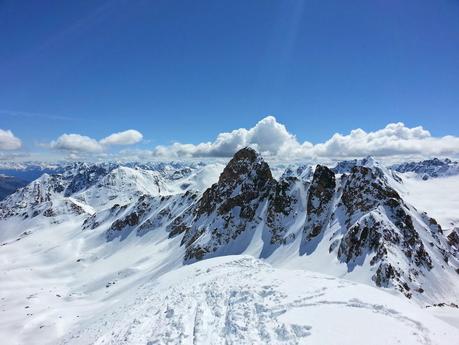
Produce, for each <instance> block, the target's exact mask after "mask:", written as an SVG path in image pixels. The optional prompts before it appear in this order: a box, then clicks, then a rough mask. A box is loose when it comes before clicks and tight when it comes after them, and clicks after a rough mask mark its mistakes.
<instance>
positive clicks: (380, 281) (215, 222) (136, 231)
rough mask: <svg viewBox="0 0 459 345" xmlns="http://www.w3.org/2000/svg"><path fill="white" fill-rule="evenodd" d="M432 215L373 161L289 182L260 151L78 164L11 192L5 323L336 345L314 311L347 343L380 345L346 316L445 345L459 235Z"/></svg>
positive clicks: (3, 211)
mask: <svg viewBox="0 0 459 345" xmlns="http://www.w3.org/2000/svg"><path fill="white" fill-rule="evenodd" d="M278 176H279V175H278ZM428 182H429V181H423V180H420V182H417V183H428ZM424 211H425V210H424V209H422V208H419V207H418V204H417V203H416V200H415V199H414V198H413V197H412V194H411V189H410V184H409V181H408V180H407V177H406V176H405V174H402V176H399V174H398V173H397V172H396V171H395V170H392V169H387V168H385V167H384V166H383V165H382V164H380V163H378V162H377V161H375V160H374V159H373V158H371V157H369V158H365V159H363V160H355V161H348V162H343V163H339V164H338V165H337V166H336V167H335V168H333V169H330V168H328V167H327V166H324V165H316V166H308V165H297V166H291V167H288V168H287V169H286V170H285V172H284V173H283V174H280V177H279V178H278V179H276V178H274V177H273V174H272V172H271V168H270V166H269V165H268V164H267V163H266V162H265V161H264V159H263V157H261V156H260V155H259V154H258V153H257V152H255V151H254V150H253V149H250V148H244V149H242V150H240V151H239V152H237V153H236V154H235V155H234V157H233V158H232V159H231V160H230V161H229V163H228V164H227V165H226V166H223V165H220V164H197V165H187V166H186V165H180V164H176V165H172V164H155V165H152V164H151V165H148V164H146V165H137V164H133V165H122V166H120V165H119V164H113V163H111V164H109V163H105V164H89V163H75V164H73V165H69V166H66V167H65V168H64V169H62V171H60V172H59V173H56V174H51V175H50V174H44V175H42V176H41V177H40V178H38V179H37V180H35V181H33V182H32V183H30V184H29V185H27V186H25V187H24V188H22V189H20V190H18V191H17V192H16V193H14V194H12V195H10V196H8V197H7V198H6V199H5V200H3V201H2V202H0V242H1V244H2V246H1V247H0V271H2V272H3V275H4V276H3V278H4V279H1V280H0V290H1V291H4V296H3V299H2V310H3V312H4V313H7V312H8V313H9V315H11V316H10V317H9V319H8V320H6V318H5V321H4V322H3V321H2V322H1V323H0V334H7V335H10V336H11V335H14V337H12V338H11V339H14V340H12V344H22V343H28V344H29V343H37V344H43V343H47V342H48V343H50V344H55V343H69V344H88V343H98V344H118V343H120V342H121V339H123V341H124V342H125V343H128V344H140V343H142V344H154V343H159V344H160V343H193V341H194V342H195V343H202V344H204V343H209V342H210V343H215V344H218V343H221V342H225V340H226V342H227V343H235V344H236V343H237V344H240V343H257V342H258V343H287V344H297V343H307V342H310V341H314V342H313V343H335V342H334V341H333V340H332V339H331V338H330V339H329V338H326V336H325V335H324V334H325V333H326V332H327V331H326V329H327V326H324V325H323V324H322V322H319V320H321V319H316V320H309V319H308V316H307V315H308V313H309V310H310V308H313V309H314V311H315V312H317V313H319V314H321V315H322V314H323V315H326V314H327V313H331V315H336V318H332V319H333V320H331V321H330V322H332V324H334V325H335V324H336V327H337V328H336V332H337V334H338V335H340V334H344V333H345V334H348V337H347V338H346V337H344V338H342V340H343V343H351V342H352V343H356V341H357V340H359V339H360V340H359V341H360V342H361V343H368V339H367V338H366V336H365V337H364V335H361V334H350V333H349V332H346V328H347V327H348V326H349V325H350V324H351V323H349V324H348V323H347V322H344V321H343V320H344V319H346V320H348V319H349V320H353V321H352V323H354V322H363V321H359V320H365V319H366V318H368V317H370V318H371V319H372V320H373V321H374V324H375V325H376V324H378V323H381V324H383V325H385V326H384V327H382V328H379V329H376V328H375V329H373V328H368V332H369V333H368V334H370V333H371V332H372V333H371V334H377V335H378V336H377V338H378V339H380V340H381V342H385V343H387V342H391V341H396V340H401V339H403V340H402V341H403V342H407V343H409V342H412V343H433V344H435V343H439V344H440V343H444V341H446V340H448V339H449V340H452V339H456V337H457V335H458V333H457V332H458V331H457V330H456V329H454V328H451V327H450V326H448V325H446V324H444V323H443V322H442V321H440V320H438V319H436V318H434V317H432V316H431V315H429V314H428V312H430V311H431V310H433V309H439V308H438V307H435V308H434V307H432V308H429V309H430V310H428V309H425V307H426V306H433V305H444V306H445V307H444V308H443V309H442V308H440V309H442V311H444V310H452V311H453V312H454V311H455V310H456V308H455V306H457V304H459V298H458V296H457V291H459V280H458V278H459V277H458V274H459V235H458V232H457V230H454V229H447V230H445V229H442V226H441V225H440V224H438V222H437V221H436V220H435V219H433V218H432V217H431V216H430V215H429V214H428V213H426V212H424ZM427 211H428V210H427ZM31 253H32V254H33V255H30V254H31ZM228 255H230V257H228V258H227V259H225V258H222V257H223V256H228ZM234 255H236V256H235V257H233V256H234ZM311 272H320V273H321V274H317V273H311ZM244 277H245V278H244ZM179 278H180V279H179ZM241 278H242V279H241ZM362 284H363V285H362ZM341 287H349V288H346V289H344V290H341V291H343V294H341V293H338V292H335V291H338V290H339V289H340V288H341ZM166 289H167V291H166ZM337 289H338V290H337ZM390 295H392V296H390ZM191 296H194V297H193V298H192V297H191ZM327 301H329V302H330V301H332V302H333V303H328V302H327ZM279 308H281V309H279ZM284 314H285V315H284ZM283 315H284V316H283ZM340 318H343V320H339V319H340ZM352 318H354V319H352ZM2 319H3V318H2ZM445 319H446V318H445ZM324 320H325V316H324ZM446 320H447V321H448V322H450V323H453V324H455V325H456V326H459V325H457V320H459V318H458V319H446ZM373 321H372V322H373ZM252 323H253V324H252ZM370 323H371V322H370ZM24 325H25V326H24ZM386 326H387V327H386ZM349 327H350V326H349ZM37 335H38V336H37ZM324 337H325V338H324ZM362 337H363V338H362ZM314 339H315V340H314ZM340 339H341V338H340ZM359 341H357V343H358V342H359Z"/></svg>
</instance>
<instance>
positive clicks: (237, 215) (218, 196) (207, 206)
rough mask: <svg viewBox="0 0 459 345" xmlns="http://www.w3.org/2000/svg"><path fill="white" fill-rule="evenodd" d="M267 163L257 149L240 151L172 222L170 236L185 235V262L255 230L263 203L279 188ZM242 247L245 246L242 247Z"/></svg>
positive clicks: (183, 242) (197, 258) (200, 257)
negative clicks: (212, 182) (195, 201)
mask: <svg viewBox="0 0 459 345" xmlns="http://www.w3.org/2000/svg"><path fill="white" fill-rule="evenodd" d="M276 184H277V183H276V181H275V180H274V179H273V177H272V174H271V170H270V169H269V166H268V164H267V163H266V162H265V161H264V160H263V159H262V158H261V156H259V155H258V154H257V153H256V152H255V150H253V149H251V148H248V147H247V148H244V149H242V150H240V151H238V152H237V153H236V154H235V155H234V157H233V158H232V159H231V161H230V162H229V163H228V165H227V166H226V167H225V169H224V170H223V172H222V173H221V175H220V178H219V180H218V183H216V184H214V185H213V186H212V187H210V188H209V189H207V190H206V191H205V192H204V194H203V195H202V197H201V198H200V199H199V201H198V202H197V204H196V205H195V206H194V207H193V208H190V209H189V210H188V211H187V212H185V213H184V214H183V215H181V216H179V217H178V218H177V219H175V220H174V221H173V222H172V225H171V227H170V228H169V230H170V233H171V235H176V234H178V233H181V232H184V236H183V239H182V244H183V245H185V247H186V253H185V260H186V261H193V260H199V259H202V258H203V257H204V255H205V254H207V253H213V252H215V251H216V250H217V249H219V248H220V247H222V246H224V245H226V244H228V243H229V242H230V241H232V240H235V239H236V238H238V237H239V236H240V235H241V234H242V233H243V232H245V231H250V230H253V229H254V228H255V226H256V224H259V223H260V221H261V218H259V217H257V216H256V214H257V211H260V208H261V207H262V203H263V202H264V201H265V200H266V199H267V198H268V197H269V195H270V193H271V192H272V191H273V190H274V189H275V188H276ZM242 246H243V245H242Z"/></svg>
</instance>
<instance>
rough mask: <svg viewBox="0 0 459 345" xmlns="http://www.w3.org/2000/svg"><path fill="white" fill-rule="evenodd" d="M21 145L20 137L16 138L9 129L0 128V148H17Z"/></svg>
mask: <svg viewBox="0 0 459 345" xmlns="http://www.w3.org/2000/svg"><path fill="white" fill-rule="evenodd" d="M21 146H22V142H21V139H19V138H17V137H16V136H15V135H14V134H13V132H11V131H10V130H9V129H8V130H4V129H0V150H17V149H20V148H21Z"/></svg>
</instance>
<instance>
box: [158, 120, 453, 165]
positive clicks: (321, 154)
mask: <svg viewBox="0 0 459 345" xmlns="http://www.w3.org/2000/svg"><path fill="white" fill-rule="evenodd" d="M245 146H251V147H253V148H255V149H257V150H258V151H259V152H261V153H262V154H264V155H266V156H272V157H277V158H280V159H314V158H317V159H322V158H327V159H347V158H355V157H362V156H366V155H373V156H376V157H380V158H394V157H409V156H413V157H414V156H416V157H431V156H445V155H457V154H459V138H458V137H455V136H444V137H433V136H432V135H431V133H430V132H429V131H428V130H426V129H424V128H423V127H421V126H418V127H413V128H410V127H407V126H405V125H404V124H403V123H401V122H399V123H390V124H388V125H387V126H386V127H384V128H383V129H380V130H376V131H373V132H366V131H364V130H363V129H360V128H358V129H354V130H352V131H351V132H350V133H349V134H346V135H343V134H339V133H336V134H334V135H332V137H331V138H330V139H328V140H326V141H325V142H323V143H317V144H312V143H310V142H308V141H305V142H302V143H301V142H299V141H298V139H297V138H296V137H295V135H293V134H291V133H290V132H289V131H288V130H287V128H286V127H285V126H284V125H283V124H281V123H279V122H277V120H276V118H275V117H273V116H268V117H265V118H264V119H262V120H261V121H259V122H258V123H257V124H256V125H255V126H254V127H252V128H250V129H245V128H240V129H236V130H234V131H232V132H227V133H226V132H225V133H220V134H218V135H217V137H216V139H215V140H214V141H212V142H205V143H200V144H197V145H194V144H182V143H174V144H172V145H169V146H157V147H156V148H155V149H154V150H153V155H154V156H159V157H230V156H232V155H233V154H234V153H235V152H236V151H237V150H239V149H240V148H242V147H245Z"/></svg>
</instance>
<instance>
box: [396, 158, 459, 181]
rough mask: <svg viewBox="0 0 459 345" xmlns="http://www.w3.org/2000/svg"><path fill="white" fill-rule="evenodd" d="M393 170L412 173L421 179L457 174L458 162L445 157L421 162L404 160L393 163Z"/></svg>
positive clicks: (458, 170)
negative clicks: (403, 161) (404, 161)
mask: <svg viewBox="0 0 459 345" xmlns="http://www.w3.org/2000/svg"><path fill="white" fill-rule="evenodd" d="M391 168H392V169H393V170H395V171H398V172H401V173H414V174H416V175H417V176H419V177H420V178H422V179H423V180H427V179H429V178H432V177H446V176H453V175H459V162H455V161H452V160H450V159H448V158H446V159H438V158H433V159H428V160H424V161H421V162H406V163H400V164H396V165H393V166H392V167H391Z"/></svg>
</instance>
